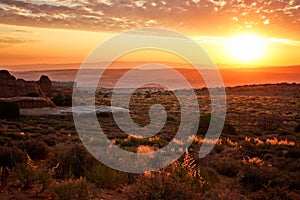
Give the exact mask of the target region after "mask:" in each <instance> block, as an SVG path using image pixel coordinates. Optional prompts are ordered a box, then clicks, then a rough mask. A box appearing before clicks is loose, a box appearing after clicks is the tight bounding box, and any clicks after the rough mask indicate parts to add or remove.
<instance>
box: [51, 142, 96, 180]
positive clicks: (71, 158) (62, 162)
mask: <svg viewBox="0 0 300 200" xmlns="http://www.w3.org/2000/svg"><path fill="white" fill-rule="evenodd" d="M48 162H49V165H50V167H54V166H56V165H57V164H58V163H59V166H58V168H57V169H56V170H55V173H54V174H53V175H54V177H55V178H58V179H66V178H67V179H68V178H73V177H75V178H80V177H85V176H86V172H87V170H89V169H90V168H91V167H92V166H94V165H95V163H96V159H94V158H93V157H92V156H91V155H90V154H89V153H88V152H87V151H86V149H84V147H83V146H79V145H68V144H63V145H61V146H57V147H56V148H55V150H54V152H53V155H51V157H50V158H49V159H48Z"/></svg>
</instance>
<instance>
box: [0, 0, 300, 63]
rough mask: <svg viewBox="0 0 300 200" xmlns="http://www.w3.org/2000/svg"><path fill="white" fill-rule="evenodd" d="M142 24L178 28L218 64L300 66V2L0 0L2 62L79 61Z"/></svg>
mask: <svg viewBox="0 0 300 200" xmlns="http://www.w3.org/2000/svg"><path fill="white" fill-rule="evenodd" d="M141 27H161V28H167V29H171V30H174V31H178V32H180V33H182V34H184V35H186V36H188V37H190V38H191V39H193V40H195V41H196V42H197V43H199V44H200V45H201V46H202V47H203V48H204V49H205V50H206V51H207V53H208V55H209V56H210V57H211V58H212V60H213V62H215V63H222V64H231V63H235V64H245V65H260V66H286V65H297V64H300V56H299V54H300V0H228V1H224V0H163V1H160V0H115V1H112V0H82V1H79V0H48V1H46V0H0V65H2V66H4V65H5V66H9V65H22V64H41V63H43V64H63V63H81V62H83V61H84V59H85V57H86V56H88V54H89V53H90V52H91V51H92V50H93V49H94V48H95V47H96V46H97V45H99V44H101V43H102V42H104V41H105V40H107V39H108V38H111V37H112V36H114V35H115V34H118V33H121V32H123V31H127V30H132V29H135V28H141ZM125 57H126V56H125ZM171 57H172V56H165V55H164V54H160V53H156V54H155V53H153V54H152V57H151V58H149V52H147V53H143V52H141V53H139V54H138V56H135V55H131V56H127V57H126V58H124V60H126V61H139V60H150V61H151V60H153V59H156V60H160V59H164V60H166V61H169V62H172V61H174V62H176V60H172V58H171Z"/></svg>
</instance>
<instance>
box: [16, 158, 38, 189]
mask: <svg viewBox="0 0 300 200" xmlns="http://www.w3.org/2000/svg"><path fill="white" fill-rule="evenodd" d="M12 178H13V179H14V180H16V182H18V183H19V184H20V186H21V188H22V190H26V189H29V188H31V187H32V186H33V184H34V183H35V181H36V171H35V170H34V169H33V168H32V167H30V166H29V165H27V164H26V163H23V164H19V165H17V166H16V167H15V168H14V170H13V172H12Z"/></svg>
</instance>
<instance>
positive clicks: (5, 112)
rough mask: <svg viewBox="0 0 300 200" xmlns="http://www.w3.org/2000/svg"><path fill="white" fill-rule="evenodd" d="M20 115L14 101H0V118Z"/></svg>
mask: <svg viewBox="0 0 300 200" xmlns="http://www.w3.org/2000/svg"><path fill="white" fill-rule="evenodd" d="M19 116H20V109H19V106H18V105H17V104H16V103H13V102H0V118H6V119H10V118H18V117H19Z"/></svg>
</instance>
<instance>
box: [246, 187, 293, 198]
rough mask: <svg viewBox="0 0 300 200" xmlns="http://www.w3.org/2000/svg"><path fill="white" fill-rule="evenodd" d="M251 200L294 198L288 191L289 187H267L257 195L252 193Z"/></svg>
mask: <svg viewBox="0 0 300 200" xmlns="http://www.w3.org/2000/svg"><path fill="white" fill-rule="evenodd" d="M249 197H250V199H253V200H269V199H273V200H282V199H284V200H292V199H293V198H292V196H291V195H290V192H289V191H288V188H287V187H275V188H271V187H268V186H267V187H265V188H263V189H261V190H259V191H257V192H255V193H252V194H251V195H249Z"/></svg>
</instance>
